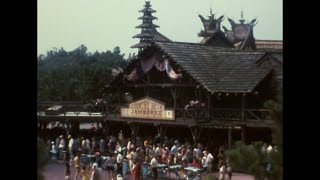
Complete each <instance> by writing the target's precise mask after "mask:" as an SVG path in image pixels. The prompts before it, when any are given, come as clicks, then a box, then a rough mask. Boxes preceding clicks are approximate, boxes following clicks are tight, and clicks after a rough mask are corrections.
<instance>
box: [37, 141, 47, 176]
mask: <svg viewBox="0 0 320 180" xmlns="http://www.w3.org/2000/svg"><path fill="white" fill-rule="evenodd" d="M48 152H49V147H48V146H47V145H46V144H45V143H44V142H43V140H42V139H40V138H39V137H38V139H37V165H38V179H41V180H43V179H44V177H43V176H42V174H41V171H42V168H43V167H44V166H45V165H46V164H47V163H48V161H49V153H48Z"/></svg>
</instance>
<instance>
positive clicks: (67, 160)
mask: <svg viewBox="0 0 320 180" xmlns="http://www.w3.org/2000/svg"><path fill="white" fill-rule="evenodd" d="M64 160H65V166H66V170H65V179H69V176H70V152H69V151H66V155H65V159H64Z"/></svg>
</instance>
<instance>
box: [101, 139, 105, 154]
mask: <svg viewBox="0 0 320 180" xmlns="http://www.w3.org/2000/svg"><path fill="white" fill-rule="evenodd" d="M105 150H106V143H105V141H104V139H103V138H101V139H100V153H101V154H104V153H105Z"/></svg>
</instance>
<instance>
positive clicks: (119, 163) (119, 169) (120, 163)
mask: <svg viewBox="0 0 320 180" xmlns="http://www.w3.org/2000/svg"><path fill="white" fill-rule="evenodd" d="M117 153H118V155H117V167H118V168H117V174H121V175H122V155H121V152H119V151H118V152H117Z"/></svg>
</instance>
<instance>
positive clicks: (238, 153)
mask: <svg viewBox="0 0 320 180" xmlns="http://www.w3.org/2000/svg"><path fill="white" fill-rule="evenodd" d="M262 145H263V142H255V143H253V144H250V145H246V144H245V143H243V142H242V141H237V142H236V143H235V148H233V149H231V150H228V151H227V152H226V155H227V157H228V159H229V163H230V165H231V167H232V168H233V169H234V170H237V171H243V172H246V173H250V174H253V175H256V176H259V175H260V174H261V173H263V172H261V169H260V167H261V166H264V165H265V164H266V163H267V156H266V154H263V153H262V152H261V148H262Z"/></svg>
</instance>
